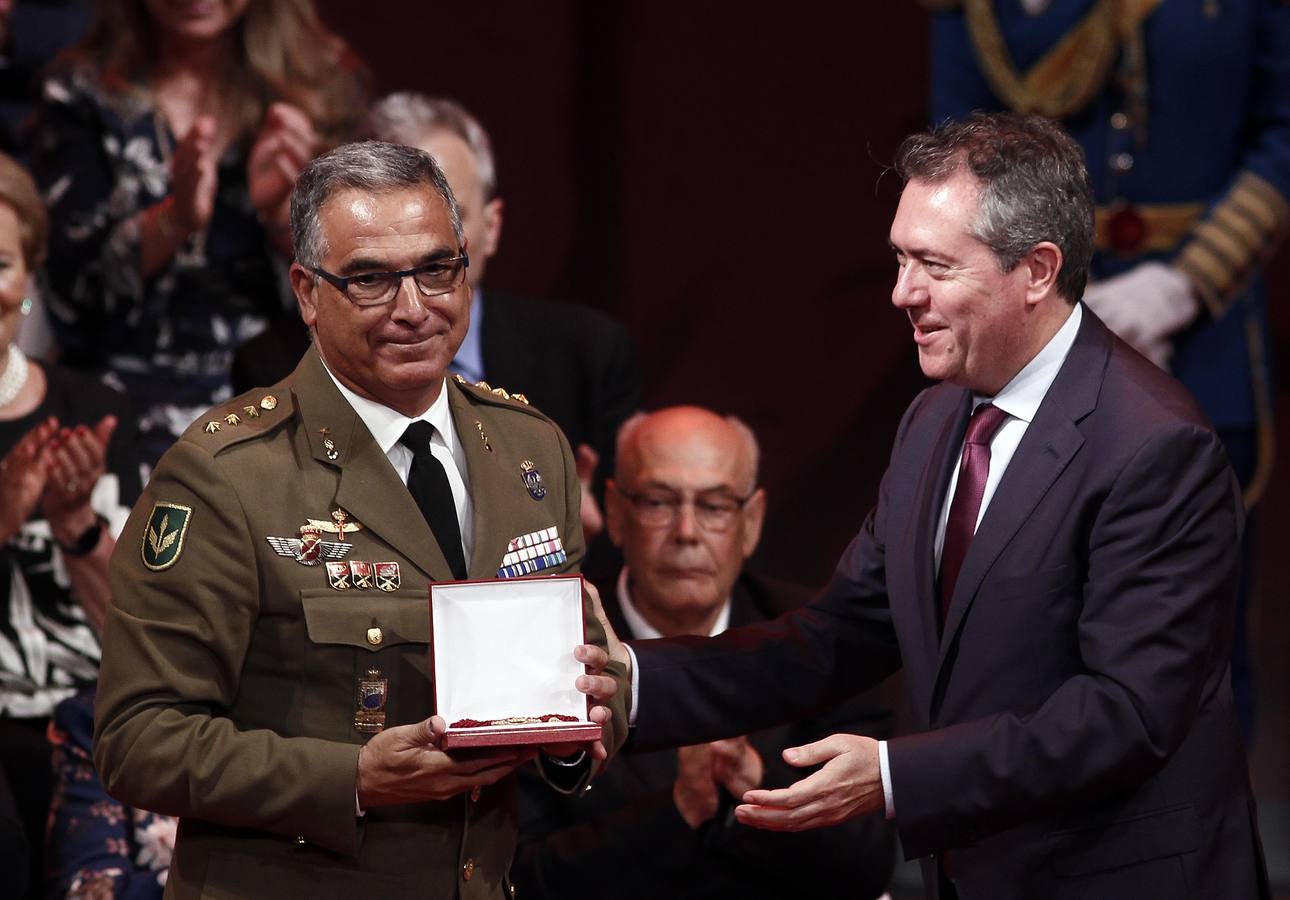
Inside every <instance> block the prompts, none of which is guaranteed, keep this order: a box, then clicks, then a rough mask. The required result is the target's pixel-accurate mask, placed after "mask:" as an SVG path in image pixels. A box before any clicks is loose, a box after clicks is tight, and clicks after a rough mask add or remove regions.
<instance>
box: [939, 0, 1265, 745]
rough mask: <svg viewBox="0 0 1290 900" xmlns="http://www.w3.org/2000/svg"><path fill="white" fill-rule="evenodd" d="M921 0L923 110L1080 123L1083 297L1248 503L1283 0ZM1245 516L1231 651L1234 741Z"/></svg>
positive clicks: (1255, 485)
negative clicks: (1086, 208)
mask: <svg viewBox="0 0 1290 900" xmlns="http://www.w3.org/2000/svg"><path fill="white" fill-rule="evenodd" d="M928 3H929V5H932V6H935V7H941V8H942V11H941V12H939V13H938V14H937V15H936V17H935V19H934V22H933V27H932V119H933V121H934V122H940V121H942V120H944V119H946V118H954V119H960V118H964V117H965V116H966V115H967V114H968V113H969V112H971V111H972V110H974V109H983V110H999V109H1011V110H1013V111H1015V112H1023V113H1024V112H1038V113H1041V114H1043V115H1046V116H1049V117H1051V118H1056V119H1059V120H1061V123H1062V125H1063V126H1064V127H1065V128H1066V129H1067V130H1068V131H1069V132H1070V133H1071V134H1072V135H1073V136H1074V137H1075V139H1076V140H1077V141H1079V143H1080V145H1081V147H1082V148H1083V150H1084V156H1085V158H1086V161H1087V165H1088V170H1089V175H1090V177H1091V178H1092V181H1093V190H1094V193H1095V195H1096V198H1097V202H1098V210H1097V230H1096V241H1097V253H1096V255H1095V256H1094V259H1093V267H1092V271H1091V278H1092V280H1091V281H1090V284H1089V287H1088V289H1087V290H1086V291H1085V292H1084V303H1085V304H1086V305H1087V306H1088V307H1089V308H1091V309H1092V310H1093V311H1094V312H1095V313H1097V315H1098V317H1099V318H1100V319H1102V320H1103V321H1104V322H1105V323H1106V324H1107V325H1108V326H1109V327H1110V328H1111V330H1112V331H1114V332H1115V333H1116V334H1118V335H1119V336H1120V337H1122V338H1124V339H1125V340H1126V341H1128V342H1129V343H1130V344H1132V345H1133V346H1134V347H1135V348H1136V349H1137V350H1138V351H1139V352H1141V353H1142V354H1143V355H1144V356H1146V357H1147V358H1149V359H1151V360H1152V361H1153V362H1155V363H1156V364H1157V365H1158V366H1160V367H1162V368H1165V369H1167V370H1168V371H1170V372H1171V373H1172V374H1173V375H1174V376H1175V377H1177V378H1178V380H1179V381H1181V382H1182V383H1183V384H1184V385H1186V386H1187V388H1188V389H1189V390H1190V391H1191V392H1192V393H1193V394H1194V395H1195V397H1196V399H1197V400H1199V401H1200V405H1201V408H1202V409H1203V410H1204V412H1205V414H1206V416H1208V417H1209V420H1210V421H1211V422H1213V423H1214V427H1215V428H1216V429H1217V430H1218V433H1219V437H1220V438H1221V439H1222V441H1223V446H1224V448H1225V449H1226V450H1227V454H1228V457H1229V459H1231V462H1232V467H1233V468H1234V469H1235V470H1236V474H1237V476H1238V477H1239V478H1240V480H1241V484H1242V486H1243V487H1244V489H1245V497H1246V502H1247V505H1250V506H1252V505H1253V504H1254V502H1255V501H1256V500H1257V499H1258V496H1259V495H1260V494H1261V493H1262V491H1263V488H1264V487H1265V485H1266V483H1267V477H1268V474H1269V472H1270V470H1271V467H1272V461H1273V456H1274V453H1275V447H1274V443H1273V431H1272V421H1271V416H1272V398H1271V380H1270V369H1269V360H1268V344H1267V338H1266V334H1265V327H1266V314H1265V309H1264V300H1263V284H1262V279H1261V277H1260V276H1261V273H1260V265H1261V263H1262V262H1263V261H1264V260H1266V258H1267V257H1268V256H1269V255H1270V254H1271V252H1272V251H1273V249H1274V248H1275V247H1276V245H1277V243H1278V241H1279V240H1280V239H1281V238H1283V237H1284V236H1285V234H1286V232H1287V230H1290V66H1287V64H1286V59H1287V53H1288V52H1290V5H1287V4H1286V3H1285V2H1281V0H1223V2H1218V0H1205V2H1197V3H1160V2H1158V0H1150V2H1137V3H1129V4H1122V5H1116V4H1108V3H1104V2H1095V0H1078V2H1071V3H1052V2H1051V0H1023V2H1020V3H1005V4H997V3H989V2H977V0H966V2H962V3H959V2H950V3H946V2H945V0H928ZM1121 6H1123V9H1121ZM1252 534H1253V530H1252V529H1251V528H1249V527H1247V528H1246V531H1245V541H1246V545H1247V550H1246V554H1245V560H1246V565H1245V567H1244V574H1243V576H1242V585H1241V591H1240V594H1239V597H1238V601H1237V632H1236V642H1235V644H1234V646H1233V655H1232V684H1233V687H1234V689H1235V692H1236V697H1237V711H1238V713H1239V715H1240V718H1241V724H1242V728H1243V730H1244V731H1245V736H1246V739H1247V741H1248V739H1249V737H1250V733H1251V730H1252V726H1253V697H1252V692H1253V686H1252V677H1251V674H1250V664H1249V658H1248V651H1247V649H1246V640H1245V607H1246V600H1247V598H1248V596H1249V583H1250V582H1249V578H1250V576H1249V572H1250V563H1251V562H1252V560H1253V554H1252V552H1251V551H1250V549H1249V548H1251V547H1252V546H1253V542H1252V538H1251V535H1252Z"/></svg>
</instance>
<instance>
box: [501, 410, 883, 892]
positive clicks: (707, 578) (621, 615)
mask: <svg viewBox="0 0 1290 900" xmlns="http://www.w3.org/2000/svg"><path fill="white" fill-rule="evenodd" d="M757 464H758V448H757V440H756V437H755V436H754V435H753V433H752V431H751V430H750V429H749V428H748V427H747V426H746V425H744V424H743V423H742V422H740V421H739V420H738V419H735V418H733V417H730V418H723V417H721V416H719V415H716V414H715V413H713V412H710V411H709V410H706V409H700V408H698V407H685V406H681V407H672V408H669V409H664V410H659V411H658V412H654V413H650V414H648V415H645V414H641V415H636V416H634V417H632V418H630V419H628V420H627V422H625V423H624V424H623V426H622V428H621V429H620V431H619V435H618V447H617V453H616V466H615V476H614V478H613V479H612V480H611V481H610V482H609V483H608V485H607V487H606V493H605V498H606V513H607V515H606V524H607V525H608V531H609V536H610V538H611V539H612V540H613V542H614V543H615V544H616V545H617V546H618V547H619V548H620V549H621V550H622V553H623V558H624V560H625V565H624V567H623V569H622V571H621V572H620V574H619V575H618V578H617V579H616V581H614V582H611V584H608V585H606V586H605V588H604V589H603V590H602V591H601V594H602V596H603V597H604V602H605V611H606V613H607V614H608V616H609V620H610V622H611V624H612V625H613V628H614V631H615V632H616V633H617V634H618V635H619V636H620V637H623V638H625V639H630V638H650V637H676V636H680V635H701V636H706V635H712V634H718V633H720V632H722V631H724V630H726V628H727V627H737V626H740V625H747V624H750V623H753V622H758V621H763V620H766V619H772V618H774V617H775V616H777V615H779V614H780V613H782V612H785V611H787V610H789V609H792V608H795V607H797V606H801V605H803V604H804V603H805V602H806V600H807V592H806V591H805V590H804V589H803V588H800V587H798V586H796V585H792V584H788V583H785V582H782V581H778V580H776V579H771V578H766V577H763V576H760V575H756V574H753V573H751V572H747V571H745V570H744V565H745V562H746V561H747V560H748V558H749V557H750V556H751V555H752V553H753V551H754V550H755V549H756V547H757V542H758V540H759V538H760V537H761V528H762V521H763V518H764V516H765V514H766V493H765V491H763V490H762V489H761V488H759V487H758V486H757ZM888 725H889V722H888V716H887V714H886V712H885V711H884V710H883V708H882V707H881V705H880V704H878V703H877V702H876V700H875V699H874V698H873V696H872V695H866V696H862V697H860V698H857V699H855V700H853V701H851V702H849V703H847V704H846V705H845V706H842V707H840V708H838V709H837V710H834V711H831V712H829V713H828V714H827V715H826V716H820V717H816V718H813V719H808V720H805V721H801V722H797V723H794V724H792V725H787V726H782V727H778V728H771V729H767V730H766V731H761V732H757V733H756V734H752V735H747V736H743V737H737V738H732V739H730V740H724V741H717V742H715V743H710V744H701V745H697V746H693V747H683V748H681V749H680V750H679V751H678V750H663V751H659V752H655V753H644V754H632V753H628V754H626V755H624V756H622V757H619V758H618V759H616V760H615V761H614V764H613V766H611V767H610V768H609V769H607V770H606V771H605V773H604V775H603V776H601V777H600V778H598V779H597V780H596V783H595V786H594V790H592V791H591V792H590V793H588V794H587V795H586V796H583V797H577V798H570V797H564V796H560V795H558V794H555V793H554V792H552V791H550V790H549V789H547V788H546V787H545V786H544V785H542V784H541V783H540V782H538V781H537V780H536V779H529V778H527V777H523V776H522V777H521V779H520V784H521V788H522V791H521V804H520V810H521V820H520V830H521V836H520V853H519V856H518V858H517V861H516V866H515V883H516V888H517V894H518V895H519V896H522V897H526V898H529V900H545V898H550V900H556V898H565V897H579V896H590V895H594V894H595V893H596V892H597V890H598V887H599V886H603V885H605V884H610V883H612V884H613V885H614V889H613V893H614V896H615V897H616V898H619V900H633V898H641V900H644V898H657V897H671V898H673V900H697V898H721V897H742V898H751V900H757V898H763V897H764V898H767V900H769V898H781V897H788V896H799V895H801V896H831V895H833V894H837V893H839V886H841V885H845V886H846V887H845V890H844V891H842V893H844V894H845V896H848V897H854V898H857V900H859V898H872V897H877V896H878V895H880V894H882V892H883V891H884V890H885V888H886V885H887V880H888V878H889V877H890V874H891V867H892V861H893V838H892V832H891V829H890V828H889V827H888V826H887V824H886V823H885V822H883V821H881V820H878V819H876V818H869V819H856V820H853V821H852V822H848V823H846V824H844V825H842V826H839V827H837V828H825V829H820V830H818V831H815V832H811V833H810V834H799V835H785V834H775V833H770V832H765V831H759V830H756V829H752V828H748V827H746V826H744V825H740V824H739V823H737V822H735V820H734V816H733V809H734V805H735V798H737V797H741V796H743V794H744V792H745V791H748V790H752V789H754V788H757V787H770V786H787V785H788V784H790V783H792V782H793V781H794V780H795V777H794V770H793V769H792V768H791V767H790V766H788V765H787V764H786V763H784V762H783V760H782V759H781V758H780V753H781V751H782V750H784V748H786V747H792V746H797V745H798V744H800V743H803V742H807V743H809V742H811V741H814V740H817V739H819V738H822V737H824V736H826V735H828V734H832V733H834V732H836V731H837V730H838V729H844V730H848V729H849V730H857V731H860V732H863V733H865V734H870V735H874V734H883V733H885V732H886V729H887V727H888ZM659 848H666V852H665V853H660V852H659Z"/></svg>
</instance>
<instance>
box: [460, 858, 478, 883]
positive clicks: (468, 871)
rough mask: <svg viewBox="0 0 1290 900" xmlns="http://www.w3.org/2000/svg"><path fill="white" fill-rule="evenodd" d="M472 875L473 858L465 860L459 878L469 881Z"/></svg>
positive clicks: (473, 869) (473, 870) (473, 872)
mask: <svg viewBox="0 0 1290 900" xmlns="http://www.w3.org/2000/svg"><path fill="white" fill-rule="evenodd" d="M474 875H475V861H474V860H473V859H468V860H466V862H465V864H464V865H463V866H462V867H461V880H462V881H470V879H471V878H473V877H474Z"/></svg>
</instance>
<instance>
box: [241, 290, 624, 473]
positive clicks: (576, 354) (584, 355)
mask: <svg viewBox="0 0 1290 900" xmlns="http://www.w3.org/2000/svg"><path fill="white" fill-rule="evenodd" d="M471 327H472V328H481V329H482V334H481V337H482V340H483V348H484V377H485V378H487V379H488V381H489V383H490V384H492V385H493V386H494V387H503V388H506V390H508V391H512V392H515V391H518V392H520V393H522V394H524V395H525V396H527V397H528V399H529V400H530V401H531V402H532V404H533V405H534V406H536V407H537V408H538V409H540V410H542V412H543V413H544V414H545V415H547V416H549V417H551V418H552V419H554V420H555V423H556V424H557V425H559V426H560V428H561V430H562V431H564V433H565V435H566V436H567V437H568V438H569V443H570V444H571V445H573V446H574V447H577V446H578V445H579V444H590V445H591V447H592V449H594V450H595V451H596V452H597V453H599V454H600V460H601V466H600V471H601V472H612V471H613V460H614V438H615V435H616V434H617V432H618V426H619V425H621V424H622V423H623V422H624V420H626V419H627V417H628V416H630V415H631V414H632V413H634V412H635V411H636V408H637V406H639V404H640V373H639V372H638V371H637V369H636V361H635V358H634V356H633V354H632V344H631V339H630V338H629V337H628V335H627V330H626V329H625V328H623V326H622V325H620V324H619V323H618V322H616V321H614V320H613V319H611V318H610V317H609V316H607V315H605V314H604V313H602V312H599V311H597V310H594V309H589V308H587V307H584V306H575V305H573V304H568V303H552V302H550V301H547V300H534V299H530V298H521V297H512V296H510V295H509V294H500V293H497V292H495V291H485V292H484V315H483V321H482V322H477V323H472V324H471ZM308 346H309V332H308V329H306V328H305V327H304V323H303V322H301V321H300V317H299V316H285V317H283V318H282V319H281V320H280V321H278V322H276V323H274V325H273V326H271V327H270V328H269V329H267V330H266V331H265V332H263V333H262V334H260V335H259V336H258V337H256V338H253V339H252V340H250V341H248V342H247V343H246V344H245V345H244V346H243V347H241V348H240V349H239V350H238V351H237V353H236V354H235V355H234V358H233V376H232V378H233V391H234V393H242V392H244V391H249V390H251V389H252V388H254V387H258V386H262V385H266V384H277V383H278V382H279V381H281V380H282V379H283V378H285V377H286V376H287V375H289V374H290V373H291V370H292V369H293V368H295V365H296V362H297V361H298V360H299V359H300V357H301V355H302V354H303V353H304V352H305V350H306V349H307V348H308Z"/></svg>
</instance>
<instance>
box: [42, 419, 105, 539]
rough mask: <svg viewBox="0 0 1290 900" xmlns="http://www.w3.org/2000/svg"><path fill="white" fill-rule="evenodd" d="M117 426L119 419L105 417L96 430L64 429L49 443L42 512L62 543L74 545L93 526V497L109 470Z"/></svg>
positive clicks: (83, 428)
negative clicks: (99, 482) (109, 448)
mask: <svg viewBox="0 0 1290 900" xmlns="http://www.w3.org/2000/svg"><path fill="white" fill-rule="evenodd" d="M116 424H117V420H116V417H115V416H104V417H103V418H102V419H100V420H99V422H98V424H97V425H95V426H94V427H93V428H90V427H89V426H87V425H77V426H76V427H75V428H60V429H58V432H57V433H56V434H54V435H52V436H51V437H50V439H49V442H48V445H47V447H48V455H49V470H48V471H49V477H48V479H47V480H46V482H45V488H44V492H43V493H42V494H41V498H40V511H41V514H42V515H43V516H44V517H45V518H46V519H48V520H49V527H50V530H51V531H52V532H53V534H54V537H55V538H56V539H57V540H58V541H60V542H61V543H64V544H69V543H72V542H73V541H75V540H76V537H77V535H79V534H81V533H82V532H83V531H84V530H85V529H86V528H88V527H89V526H90V525H92V524H93V520H94V510H93V509H92V508H91V507H90V495H91V494H92V493H93V491H94V486H95V485H96V484H98V481H99V479H100V478H101V477H102V476H103V473H104V471H106V469H107V448H108V442H109V441H111V439H112V432H113V431H115V430H116Z"/></svg>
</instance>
